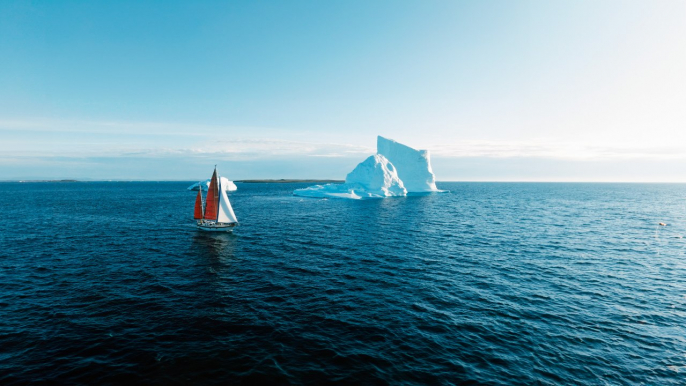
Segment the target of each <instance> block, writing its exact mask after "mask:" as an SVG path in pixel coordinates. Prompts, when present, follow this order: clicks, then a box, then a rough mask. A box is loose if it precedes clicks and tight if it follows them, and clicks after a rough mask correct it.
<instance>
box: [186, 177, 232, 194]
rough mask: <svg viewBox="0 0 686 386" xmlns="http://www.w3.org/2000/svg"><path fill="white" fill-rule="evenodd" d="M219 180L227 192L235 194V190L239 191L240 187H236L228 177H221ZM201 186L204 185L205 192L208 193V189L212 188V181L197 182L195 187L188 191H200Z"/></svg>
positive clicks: (190, 187) (189, 188)
mask: <svg viewBox="0 0 686 386" xmlns="http://www.w3.org/2000/svg"><path fill="white" fill-rule="evenodd" d="M219 178H220V180H221V184H222V186H223V187H224V189H226V191H227V192H233V191H235V190H238V187H237V186H236V184H234V183H233V181H229V179H228V178H226V177H219ZM200 184H202V186H203V191H205V192H206V191H207V189H209V188H210V179H207V180H205V181H200V182H196V183H194V184H193V185H191V186H189V187H188V190H194V191H197V190H198V189H200Z"/></svg>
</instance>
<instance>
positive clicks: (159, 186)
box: [0, 182, 686, 385]
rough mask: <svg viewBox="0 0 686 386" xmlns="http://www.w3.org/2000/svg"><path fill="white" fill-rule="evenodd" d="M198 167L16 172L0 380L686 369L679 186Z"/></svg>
mask: <svg viewBox="0 0 686 386" xmlns="http://www.w3.org/2000/svg"><path fill="white" fill-rule="evenodd" d="M191 183H192V182H74V183H48V182H46V183H0V208H1V209H2V210H1V214H0V220H1V221H0V384H3V385H12V384H26V383H35V384H123V383H126V384H147V385H175V384H294V385H297V384H359V385H384V384H403V385H413V384H416V385H425V384H429V385H454V384H458V385H460V384H464V385H482V384H483V385H509V384H513V385H536V384H538V385H683V384H684V383H686V327H685V325H686V256H685V252H686V239H684V238H681V237H682V236H686V217H685V216H686V185H684V184H582V183H438V187H439V188H440V189H448V190H450V193H446V194H436V195H429V196H417V197H406V198H389V199H384V200H365V201H349V200H336V199H328V200H327V199H308V198H299V197H294V196H292V191H293V190H294V189H297V188H303V187H306V186H308V185H311V184H297V183H288V184H262V183H254V184H249V183H238V184H237V185H238V191H236V192H232V193H231V194H230V199H231V201H232V204H233V207H234V210H235V212H236V215H237V216H238V219H239V221H240V226H239V227H237V228H236V230H235V232H234V233H233V234H207V233H201V232H199V231H197V230H196V229H195V228H194V226H193V220H192V214H193V203H194V200H195V194H196V193H195V192H191V191H187V190H186V187H187V186H188V185H190V184H191ZM660 222H664V223H666V224H667V225H666V226H660V225H658V223H660Z"/></svg>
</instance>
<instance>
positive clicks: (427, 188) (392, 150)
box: [376, 136, 438, 193]
mask: <svg viewBox="0 0 686 386" xmlns="http://www.w3.org/2000/svg"><path fill="white" fill-rule="evenodd" d="M376 152H377V153H379V154H383V155H384V156H385V157H386V158H387V159H388V160H389V161H391V162H392V163H393V165H394V166H395V167H396V168H397V169H398V177H400V179H401V180H402V181H403V184H405V189H407V191H408V192H410V193H422V192H435V191H438V189H437V188H436V176H435V175H434V172H433V170H431V158H430V156H429V151H428V150H415V149H413V148H411V147H409V146H405V145H403V144H402V143H398V142H396V141H394V140H392V139H387V138H384V137H382V136H378V137H377V138H376Z"/></svg>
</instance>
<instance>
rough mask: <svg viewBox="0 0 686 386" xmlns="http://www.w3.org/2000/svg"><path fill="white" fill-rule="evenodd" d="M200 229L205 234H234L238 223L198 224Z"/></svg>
mask: <svg viewBox="0 0 686 386" xmlns="http://www.w3.org/2000/svg"><path fill="white" fill-rule="evenodd" d="M197 225H198V229H199V230H201V231H205V232H233V228H235V227H236V223H217V222H202V223H201V222H198V224H197Z"/></svg>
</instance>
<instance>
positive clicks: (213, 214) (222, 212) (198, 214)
mask: <svg viewBox="0 0 686 386" xmlns="http://www.w3.org/2000/svg"><path fill="white" fill-rule="evenodd" d="M226 188H227V187H224V186H222V183H221V179H220V178H219V177H218V176H217V166H216V165H215V167H214V173H212V179H211V180H210V187H209V188H208V189H207V196H206V197H205V202H204V205H203V199H202V187H201V188H200V189H199V190H198V195H197V197H196V198H195V213H194V216H193V218H195V220H196V222H197V225H198V229H200V230H203V231H210V232H231V231H233V228H234V227H235V226H236V225H238V220H237V219H236V215H235V214H234V213H233V208H232V207H231V203H230V202H229V197H228V196H227V195H226Z"/></svg>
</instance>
